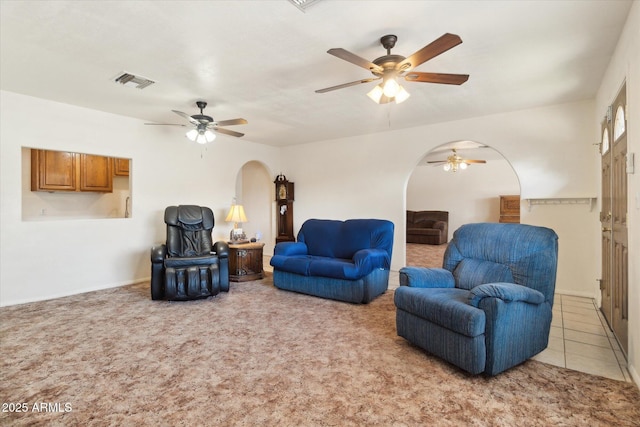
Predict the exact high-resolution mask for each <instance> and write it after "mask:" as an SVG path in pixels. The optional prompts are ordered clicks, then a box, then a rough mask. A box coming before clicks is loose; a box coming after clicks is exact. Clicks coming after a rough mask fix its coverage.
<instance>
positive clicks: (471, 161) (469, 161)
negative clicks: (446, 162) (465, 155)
mask: <svg viewBox="0 0 640 427" xmlns="http://www.w3.org/2000/svg"><path fill="white" fill-rule="evenodd" d="M462 161H463V162H465V163H487V161H486V160H471V159H462Z"/></svg>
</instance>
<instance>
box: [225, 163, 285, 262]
mask: <svg viewBox="0 0 640 427" xmlns="http://www.w3.org/2000/svg"><path fill="white" fill-rule="evenodd" d="M271 175H272V174H271V172H270V171H269V169H268V168H267V166H266V165H265V164H264V163H262V162H260V161H257V160H252V161H249V162H247V163H245V164H244V165H242V168H240V170H239V171H238V175H237V176H236V189H235V198H236V202H237V203H238V204H241V205H243V206H244V211H245V214H246V216H247V222H245V223H243V224H242V229H243V231H244V233H245V234H246V236H247V238H248V239H251V238H255V239H256V240H257V241H260V242H263V243H264V244H265V246H264V254H272V253H273V247H274V242H275V234H274V231H273V230H274V226H273V221H274V220H273V200H274V194H273V192H274V190H273V178H271Z"/></svg>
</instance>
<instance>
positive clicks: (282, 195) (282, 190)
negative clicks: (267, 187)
mask: <svg viewBox="0 0 640 427" xmlns="http://www.w3.org/2000/svg"><path fill="white" fill-rule="evenodd" d="M286 198H287V186H286V185H284V184H280V186H278V199H280V200H284V199H286Z"/></svg>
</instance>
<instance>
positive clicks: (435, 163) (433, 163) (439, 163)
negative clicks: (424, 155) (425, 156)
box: [427, 160, 447, 166]
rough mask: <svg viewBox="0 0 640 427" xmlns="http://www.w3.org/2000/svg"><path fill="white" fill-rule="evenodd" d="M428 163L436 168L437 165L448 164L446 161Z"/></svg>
mask: <svg viewBox="0 0 640 427" xmlns="http://www.w3.org/2000/svg"><path fill="white" fill-rule="evenodd" d="M427 163H429V164H432V165H434V166H437V165H441V164H443V163H447V161H446V160H433V161H430V162H427Z"/></svg>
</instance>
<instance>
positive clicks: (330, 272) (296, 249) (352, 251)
mask: <svg viewBox="0 0 640 427" xmlns="http://www.w3.org/2000/svg"><path fill="white" fill-rule="evenodd" d="M393 230H394V226H393V223H392V222H390V221H387V220H381V219H350V220H347V221H337V220H323V219H309V220H307V221H305V222H304V224H302V227H301V228H300V232H299V233H298V240H297V242H281V243H278V244H277V245H276V247H275V251H274V255H273V257H272V258H271V265H272V266H273V284H274V285H275V286H276V287H277V288H279V289H284V290H288V291H294V292H300V293H304V294H308V295H314V296H318V297H322V298H329V299H334V300H339V301H346V302H352V303H368V302H370V301H371V300H373V299H374V298H375V297H377V296H378V295H380V294H382V293H384V292H385V291H386V290H387V288H388V285H389V267H390V266H391V251H392V248H393Z"/></svg>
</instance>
